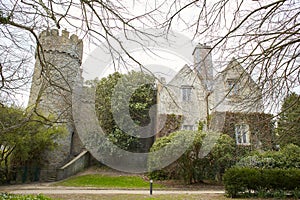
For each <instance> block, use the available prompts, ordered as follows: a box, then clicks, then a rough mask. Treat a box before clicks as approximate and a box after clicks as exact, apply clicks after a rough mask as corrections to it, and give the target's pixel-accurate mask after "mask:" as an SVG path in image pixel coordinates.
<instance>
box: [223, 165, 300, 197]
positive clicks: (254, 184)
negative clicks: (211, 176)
mask: <svg viewBox="0 0 300 200" xmlns="http://www.w3.org/2000/svg"><path fill="white" fill-rule="evenodd" d="M223 178H224V181H223V183H224V185H225V190H226V193H227V194H228V195H229V196H231V197H237V196H238V195H241V194H245V193H246V192H248V194H251V193H254V194H255V195H262V194H263V195H264V196H269V195H270V196H273V197H274V195H278V192H279V191H281V192H282V194H283V195H287V194H293V195H295V197H299V196H296V195H298V194H299V183H300V169H255V168H236V167H235V168H230V169H228V170H227V171H226V172H225V174H224V177H223Z"/></svg>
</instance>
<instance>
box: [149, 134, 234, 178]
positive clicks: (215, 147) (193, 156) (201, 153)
mask: <svg viewBox="0 0 300 200" xmlns="http://www.w3.org/2000/svg"><path fill="white" fill-rule="evenodd" d="M183 134H185V135H187V136H189V135H190V136H193V137H194V138H192V139H194V140H193V143H192V145H191V146H190V147H189V148H188V149H187V150H186V151H185V153H183V154H182V155H181V156H180V158H179V159H178V160H177V161H176V162H174V163H173V164H171V165H170V166H168V167H166V168H165V169H162V170H158V171H154V172H151V173H150V174H149V176H150V177H151V178H153V179H177V178H180V179H183V180H185V182H187V183H194V182H202V181H203V180H204V179H207V178H210V179H215V178H217V179H218V180H221V176H222V174H223V173H224V171H225V169H227V168H229V167H230V166H232V165H233V164H234V163H235V161H236V156H235V142H234V140H233V139H232V138H231V137H230V136H228V135H221V136H220V135H219V134H217V133H213V132H209V133H205V132H203V131H198V132H194V131H177V132H174V133H172V134H170V135H169V136H166V137H162V138H158V139H157V140H156V141H155V143H154V144H153V146H152V148H151V152H155V151H157V150H159V149H161V148H163V147H165V146H166V145H169V144H172V143H173V142H174V138H175V137H176V136H177V135H183ZM216 137H218V138H216ZM156 159H159V158H157V157H156V158H149V162H148V163H149V165H151V163H152V162H155V160H156Z"/></svg>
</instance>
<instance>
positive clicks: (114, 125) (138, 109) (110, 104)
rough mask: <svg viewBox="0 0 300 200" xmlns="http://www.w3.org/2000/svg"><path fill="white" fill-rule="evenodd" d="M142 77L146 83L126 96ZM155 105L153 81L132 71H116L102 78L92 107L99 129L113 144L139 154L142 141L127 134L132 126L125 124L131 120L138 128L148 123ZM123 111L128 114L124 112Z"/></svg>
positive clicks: (140, 73)
mask: <svg viewBox="0 0 300 200" xmlns="http://www.w3.org/2000/svg"><path fill="white" fill-rule="evenodd" d="M146 77H148V78H149V79H147V78H146ZM143 78H144V79H145V81H146V79H147V83H146V84H141V85H138V87H136V88H134V89H133V90H132V93H131V94H126V92H128V90H127V89H128V88H130V87H131V88H133V87H135V86H137V81H140V80H141V79H143ZM149 80H152V81H150V82H149ZM151 82H152V83H151ZM116 87H117V88H118V89H116ZM126 97H129V99H126ZM113 98H117V99H113ZM154 104H156V90H155V85H154V79H153V77H152V76H151V75H147V74H144V73H142V72H135V71H131V72H130V73H128V74H120V73H118V72H115V73H113V74H110V75H109V76H108V77H105V78H102V79H101V80H100V81H99V82H98V84H97V86H96V97H95V107H96V113H97V117H98V120H99V123H100V126H101V128H103V130H104V132H105V134H107V135H108V136H109V138H110V140H111V141H112V142H113V143H115V144H116V145H118V146H119V147H121V148H123V149H125V150H132V151H140V149H139V148H142V146H141V145H142V144H141V143H143V142H142V141H143V140H141V139H138V137H134V135H133V133H132V134H131V135H129V134H128V131H129V132H130V130H128V128H132V127H128V126H127V125H128V124H129V120H130V119H132V121H133V122H134V124H135V125H137V127H143V126H147V125H148V124H149V123H151V119H150V116H149V112H150V109H151V107H152V106H153V105H154ZM126 109H128V111H129V112H126ZM116 115H118V116H116ZM129 118H130V119H129ZM116 119H118V120H117V122H116ZM152 123H153V121H152ZM145 142H146V141H145Z"/></svg>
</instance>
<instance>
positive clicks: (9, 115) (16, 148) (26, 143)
mask: <svg viewBox="0 0 300 200" xmlns="http://www.w3.org/2000/svg"><path fill="white" fill-rule="evenodd" d="M0 121H1V122H2V123H1V126H0V130H1V134H0V145H1V147H2V149H1V151H0V153H1V158H0V164H1V166H0V169H1V171H0V174H1V177H0V179H1V182H9V181H10V180H11V178H12V177H11V175H12V174H14V173H16V171H15V170H16V169H17V168H18V167H20V166H37V165H39V164H40V162H41V160H42V158H43V157H42V152H43V151H44V150H45V149H46V148H50V149H51V148H53V147H54V145H55V143H54V141H53V139H54V138H55V137H57V136H59V135H62V134H63V133H64V132H65V129H64V128H63V127H60V126H51V125H49V124H48V125H46V121H45V119H44V118H40V117H37V116H32V117H31V118H30V119H27V116H26V113H25V112H24V111H23V110H22V109H19V108H14V107H0ZM21 122H22V125H21V126H19V123H21ZM14 126H15V127H16V128H13V129H12V128H11V127H14ZM7 127H9V128H7Z"/></svg>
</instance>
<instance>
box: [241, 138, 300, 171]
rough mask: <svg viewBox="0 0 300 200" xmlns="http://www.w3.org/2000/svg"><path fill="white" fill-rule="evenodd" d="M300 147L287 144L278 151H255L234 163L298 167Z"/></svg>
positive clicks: (255, 165) (268, 167)
mask: <svg viewBox="0 0 300 200" xmlns="http://www.w3.org/2000/svg"><path fill="white" fill-rule="evenodd" d="M299 155H300V147H299V146H297V145H294V144H289V145H287V146H285V147H283V148H282V150H280V151H266V152H262V153H260V152H256V153H254V154H252V155H250V156H247V157H244V158H242V159H241V160H240V161H239V162H238V163H237V164H236V165H237V166H238V167H249V168H267V169H274V168H280V169H289V168H298V169H299V168H300V157H299Z"/></svg>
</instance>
